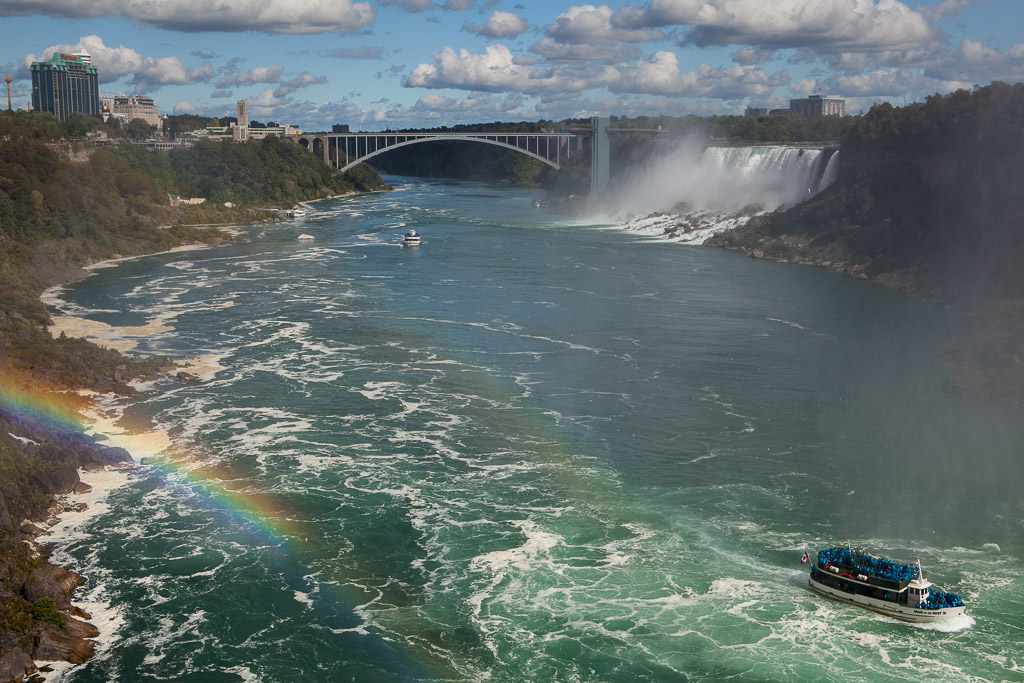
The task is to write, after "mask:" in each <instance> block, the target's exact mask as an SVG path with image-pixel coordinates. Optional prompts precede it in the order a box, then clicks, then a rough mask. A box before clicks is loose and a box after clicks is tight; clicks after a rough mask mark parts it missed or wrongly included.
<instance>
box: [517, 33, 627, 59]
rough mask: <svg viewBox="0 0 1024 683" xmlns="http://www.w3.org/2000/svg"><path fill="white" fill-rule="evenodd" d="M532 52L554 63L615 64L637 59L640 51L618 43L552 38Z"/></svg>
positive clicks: (538, 43)
mask: <svg viewBox="0 0 1024 683" xmlns="http://www.w3.org/2000/svg"><path fill="white" fill-rule="evenodd" d="M530 50H531V51H532V52H535V53H537V54H538V55H540V56H541V57H543V58H544V59H547V60H549V61H552V62H590V63H600V64H615V63H617V62H622V61H625V60H628V59H636V58H637V57H638V56H639V54H640V51H639V50H638V49H637V48H636V47H634V46H633V45H629V44H627V43H621V42H618V41H601V42H595V43H560V42H558V41H556V40H553V39H551V38H542V39H540V40H539V41H537V42H536V43H534V44H533V45H532V46H531V47H530Z"/></svg>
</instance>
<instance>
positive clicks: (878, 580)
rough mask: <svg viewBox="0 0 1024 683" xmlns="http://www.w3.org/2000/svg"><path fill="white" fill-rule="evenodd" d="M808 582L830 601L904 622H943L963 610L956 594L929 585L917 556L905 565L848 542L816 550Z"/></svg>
mask: <svg viewBox="0 0 1024 683" xmlns="http://www.w3.org/2000/svg"><path fill="white" fill-rule="evenodd" d="M804 557H805V558H806V554H805V555H804ZM801 562H803V560H801ZM808 583H809V584H810V586H811V588H813V589H814V590H815V592H818V593H821V594H822V595H825V596H827V597H830V598H832V599H833V600H838V601H839V602H847V603H850V604H851V605H857V606H858V607H863V608H864V609H869V610H871V611H873V612H878V613H879V614H885V615H886V616H890V617H893V618H894V619H901V620H903V621H914V622H918V623H931V622H936V621H946V620H949V619H952V618H953V617H958V616H961V615H962V614H963V613H964V609H965V607H964V601H963V600H962V599H961V598H960V596H959V595H957V594H956V593H944V592H942V591H939V590H933V584H932V583H931V582H930V581H928V579H927V577H926V576H925V573H924V570H923V569H921V562H920V560H918V562H917V564H916V565H913V564H904V563H903V562H895V561H893V560H889V559H887V558H884V557H873V556H871V555H869V554H867V553H866V552H864V551H863V550H861V549H860V548H855V549H853V550H850V548H849V546H838V547H834V548H826V549H825V550H819V551H818V557H817V561H816V562H814V564H812V565H811V575H810V578H808Z"/></svg>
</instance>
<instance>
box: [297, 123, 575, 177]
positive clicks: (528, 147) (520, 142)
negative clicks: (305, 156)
mask: <svg viewBox="0 0 1024 683" xmlns="http://www.w3.org/2000/svg"><path fill="white" fill-rule="evenodd" d="M297 137H298V138H307V139H319V140H321V141H322V143H323V144H324V145H325V148H324V149H323V155H324V160H325V161H328V160H330V162H329V163H331V165H333V166H335V167H336V168H338V169H340V170H342V171H347V170H349V169H350V168H352V167H354V166H356V165H357V164H360V163H362V162H363V161H366V160H367V159H369V158H371V157H374V156H377V155H378V154H381V153H383V152H386V151H388V150H392V149H397V148H399V147H404V146H407V145H412V144H418V143H422V142H431V141H438V140H463V141H468V142H481V143H484V144H490V145H497V146H498V147H505V148H507V149H512V150H515V151H517V152H520V153H522V154H526V155H527V156H530V157H533V158H534V159H538V160H539V161H542V162H544V163H546V164H548V165H549V166H553V167H554V168H561V162H562V153H563V151H564V152H565V156H566V158H569V153H570V150H571V149H572V146H573V144H575V145H576V148H577V149H579V144H580V139H581V136H580V135H578V134H575V133H567V132H561V133H517V132H512V131H509V132H491V133H402V132H396V131H382V132H379V133H364V132H358V133H321V134H314V135H304V136H297ZM310 146H312V143H310ZM332 150H333V153H331V151H332Z"/></svg>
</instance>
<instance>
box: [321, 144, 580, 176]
mask: <svg viewBox="0 0 1024 683" xmlns="http://www.w3.org/2000/svg"><path fill="white" fill-rule="evenodd" d="M439 140H442V141H443V140H462V141H465V142H483V143H486V144H488V145H496V146H498V147H504V148H505V149H511V150H513V151H515V152H519V153H520V154H525V155H526V156H528V157H533V158H534V159H536V160H538V161H542V162H544V163H545V164H547V165H548V166H551V167H552V168H555V169H558V168H561V165H560V164H559V163H558V162H557V161H552V160H551V159H548V158H547V157H545V156H543V155H541V154H537V153H535V152H531V151H529V150H526V149H523V148H522V147H518V146H516V145H512V144H509V143H507V142H501V141H499V140H489V139H487V138H483V137H473V136H468V135H437V136H430V137H422V138H416V139H414V140H404V141H402V142H396V143H393V144H390V145H388V146H387V147H382V148H381V149H377V150H374V151H372V152H369V153H367V154H364V155H362V156H361V157H359V158H358V159H356V160H354V161H350V162H349V163H348V164H346V165H345V166H342V167H341V168H340V170H341V171H342V172H344V171H348V170H349V169H352V168H355V167H356V166H358V165H359V164H361V163H363V162H364V161H366V160H367V159H372V158H373V157H375V156H377V155H379V154H384V153H385V152H390V151H391V150H393V149H398V148H399V147H407V146H409V145H418V144H419V143H421V142H437V141H439ZM339 157H340V155H339Z"/></svg>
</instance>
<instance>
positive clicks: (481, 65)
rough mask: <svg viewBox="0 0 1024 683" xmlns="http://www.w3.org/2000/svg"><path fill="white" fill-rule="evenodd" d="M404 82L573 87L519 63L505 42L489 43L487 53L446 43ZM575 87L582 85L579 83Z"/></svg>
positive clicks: (478, 86)
mask: <svg viewBox="0 0 1024 683" xmlns="http://www.w3.org/2000/svg"><path fill="white" fill-rule="evenodd" d="M402 84H403V85H404V86H406V87H414V88H460V89H464V90H480V91H484V92H503V91H519V92H540V91H543V90H546V89H549V88H558V87H573V86H570V84H568V83H564V82H563V81H561V79H558V78H556V77H554V76H553V75H551V74H550V72H548V71H544V70H538V69H536V68H534V67H530V66H525V65H519V64H516V62H515V60H514V58H513V57H512V53H511V51H510V50H509V49H508V48H507V47H506V46H504V45H502V44H500V43H496V44H493V45H488V46H487V48H486V51H485V53H484V54H473V53H471V52H469V51H468V50H465V49H462V50H459V51H458V52H456V51H455V50H454V49H453V48H451V47H448V46H445V47H444V49H443V50H441V51H440V52H435V53H434V63H433V64H418V65H417V66H416V67H414V68H413V70H412V72H411V73H410V74H409V76H408V77H406V78H405V79H404V80H403V81H402ZM574 87H575V89H579V88H580V87H582V85H581V84H576V85H575V86H574Z"/></svg>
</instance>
